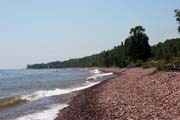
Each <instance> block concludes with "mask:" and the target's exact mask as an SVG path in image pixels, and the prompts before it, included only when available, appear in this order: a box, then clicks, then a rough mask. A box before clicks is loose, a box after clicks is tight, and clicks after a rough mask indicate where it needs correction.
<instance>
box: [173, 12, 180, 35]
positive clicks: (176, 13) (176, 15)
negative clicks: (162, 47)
mask: <svg viewBox="0 0 180 120" xmlns="http://www.w3.org/2000/svg"><path fill="white" fill-rule="evenodd" d="M174 12H175V17H176V21H177V22H178V24H180V10H179V9H176V10H174ZM178 32H179V33H180V26H178Z"/></svg>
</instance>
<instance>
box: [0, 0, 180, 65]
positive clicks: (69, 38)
mask: <svg viewBox="0 0 180 120" xmlns="http://www.w3.org/2000/svg"><path fill="white" fill-rule="evenodd" d="M176 8H180V0H0V55H1V57H0V68H25V67H26V65H27V64H31V63H41V62H49V61H55V60H65V59H69V58H76V57H82V56H86V55H91V54H94V53H98V52H100V51H102V50H107V49H111V48H112V47H113V46H115V45H118V44H120V43H121V42H122V41H124V40H125V38H126V37H127V36H128V34H129V29H130V28H131V27H134V26H136V25H142V26H144V27H145V29H146V33H147V35H148V36H149V38H150V40H149V42H150V44H156V43H158V42H160V41H164V40H166V39H168V38H174V37H179V34H178V32H177V26H178V24H177V23H176V21H175V18H174V12H173V10H174V9H176Z"/></svg>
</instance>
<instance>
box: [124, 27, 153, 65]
mask: <svg viewBox="0 0 180 120" xmlns="http://www.w3.org/2000/svg"><path fill="white" fill-rule="evenodd" d="M129 33H130V36H129V37H128V38H127V39H126V41H125V46H126V53H127V56H128V57H129V58H130V60H131V61H134V62H135V61H136V60H143V61H145V60H147V59H148V58H149V57H151V47H150V45H149V43H148V40H149V38H148V36H147V35H146V34H145V29H144V28H143V27H142V26H136V27H134V28H131V30H130V32H129Z"/></svg>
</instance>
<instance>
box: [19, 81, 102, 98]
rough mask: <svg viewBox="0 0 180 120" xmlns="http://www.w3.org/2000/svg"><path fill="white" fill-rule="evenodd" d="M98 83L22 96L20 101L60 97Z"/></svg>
mask: <svg viewBox="0 0 180 120" xmlns="http://www.w3.org/2000/svg"><path fill="white" fill-rule="evenodd" d="M99 83H100V82H88V83H87V82H86V83H85V84H84V85H83V86H81V87H77V88H71V89H59V88H57V89H55V90H49V91H37V92H34V93H31V94H27V95H23V96H21V99H22V100H27V101H33V100H38V99H41V98H44V97H50V96H55V95H61V94H67V93H71V92H74V91H78V90H83V89H86V88H89V87H91V86H94V85H96V84H99Z"/></svg>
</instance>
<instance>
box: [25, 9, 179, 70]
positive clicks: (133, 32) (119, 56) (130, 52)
mask: <svg viewBox="0 0 180 120" xmlns="http://www.w3.org/2000/svg"><path fill="white" fill-rule="evenodd" d="M175 18H176V21H177V22H178V24H180V10H179V9H176V10H175ZM178 32H179V33H180V26H178ZM178 57H180V38H175V39H169V40H166V41H165V42H163V43H161V42H160V43H158V44H157V45H153V46H150V45H149V38H148V35H147V34H146V33H145V28H143V26H135V27H133V28H131V29H130V32H129V36H128V37H127V38H126V40H125V41H124V42H121V44H120V45H118V46H115V47H114V48H113V49H111V50H107V51H103V52H101V53H99V54H94V55H91V56H87V57H83V58H77V59H70V60H66V61H55V62H49V63H46V64H44V63H41V64H32V65H27V68H28V69H42V68H68V67H94V66H98V67H114V66H116V67H126V66H128V65H129V64H131V63H133V64H135V65H136V66H142V65H146V66H150V67H151V66H153V65H154V62H150V61H156V63H158V62H159V61H162V60H163V61H166V62H164V64H168V61H169V60H170V59H172V58H178ZM152 63H153V64H152ZM147 64H148V65H147ZM158 64H159V63H158Z"/></svg>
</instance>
